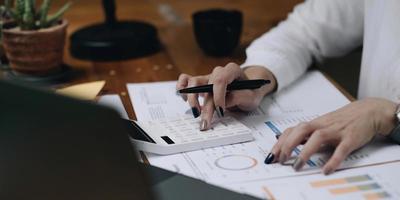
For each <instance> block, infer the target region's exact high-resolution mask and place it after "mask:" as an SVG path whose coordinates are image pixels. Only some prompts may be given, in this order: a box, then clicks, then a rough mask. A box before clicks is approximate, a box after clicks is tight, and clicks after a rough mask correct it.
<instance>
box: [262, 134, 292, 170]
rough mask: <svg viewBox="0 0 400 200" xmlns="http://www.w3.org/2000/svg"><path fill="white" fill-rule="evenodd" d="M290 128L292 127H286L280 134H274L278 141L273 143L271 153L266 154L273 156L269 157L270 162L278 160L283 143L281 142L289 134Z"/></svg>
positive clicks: (283, 141)
mask: <svg viewBox="0 0 400 200" xmlns="http://www.w3.org/2000/svg"><path fill="white" fill-rule="evenodd" d="M292 130H293V128H288V129H286V130H285V131H284V132H283V133H282V134H281V135H280V136H278V135H276V138H277V139H278V142H277V143H275V145H274V146H273V147H272V149H271V153H270V154H269V155H268V156H272V157H273V158H271V160H272V161H271V162H276V161H277V160H279V156H280V153H281V148H282V145H283V143H285V141H286V138H287V137H288V136H289V135H290V133H291V132H292ZM271 162H270V163H271Z"/></svg>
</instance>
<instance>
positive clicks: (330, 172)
mask: <svg viewBox="0 0 400 200" xmlns="http://www.w3.org/2000/svg"><path fill="white" fill-rule="evenodd" d="M333 172H334V170H333V169H331V168H328V169H326V170H324V174H325V175H329V174H332V173H333Z"/></svg>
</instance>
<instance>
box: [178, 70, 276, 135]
mask: <svg viewBox="0 0 400 200" xmlns="http://www.w3.org/2000/svg"><path fill="white" fill-rule="evenodd" d="M246 79H267V80H271V84H267V85H264V86H263V87H261V88H259V89H255V90H236V91H229V92H227V90H226V88H227V85H228V84H229V83H231V82H233V81H234V80H246ZM206 84H213V93H202V94H183V95H182V98H183V99H184V100H185V101H187V102H188V103H189V105H190V107H191V108H192V112H193V116H194V117H195V118H197V117H199V116H201V123H200V130H207V129H209V128H210V125H211V120H212V117H213V114H214V110H215V111H216V112H217V115H218V116H219V117H223V116H224V111H225V110H226V109H231V108H238V109H240V110H244V111H250V110H253V109H255V108H257V107H258V105H259V104H260V102H261V100H262V99H263V97H264V96H265V95H266V94H268V93H270V92H271V91H273V90H274V89H275V87H276V81H275V78H274V76H273V75H272V73H271V72H270V71H269V70H267V69H266V68H265V67H260V66H251V67H247V68H245V70H242V69H241V68H240V67H239V65H237V64H235V63H229V64H227V65H226V66H225V67H215V68H214V70H213V71H212V73H211V74H208V75H204V76H190V75H187V74H181V75H180V76H179V79H178V83H177V85H176V89H177V90H180V89H184V88H187V87H195V86H199V85H206ZM199 95H201V96H203V97H204V104H203V105H202V106H201V105H200V103H199V100H198V98H199Z"/></svg>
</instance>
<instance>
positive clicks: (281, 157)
mask: <svg viewBox="0 0 400 200" xmlns="http://www.w3.org/2000/svg"><path fill="white" fill-rule="evenodd" d="M286 158H287V156H286V154H284V153H281V155H280V156H279V163H281V164H284V163H285V162H286Z"/></svg>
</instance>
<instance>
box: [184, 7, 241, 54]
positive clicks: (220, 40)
mask: <svg viewBox="0 0 400 200" xmlns="http://www.w3.org/2000/svg"><path fill="white" fill-rule="evenodd" d="M192 19H193V28H194V34H195V36H196V41H197V44H198V45H199V46H200V48H201V49H203V51H204V52H205V53H206V54H207V55H210V56H217V57H218V56H227V55H230V54H231V53H232V52H233V50H235V48H236V47H237V46H238V44H239V41H240V35H241V32H242V26H243V15H242V13H241V12H240V11H238V10H223V9H211V10H203V11H198V12H196V13H194V14H193V15H192Z"/></svg>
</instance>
